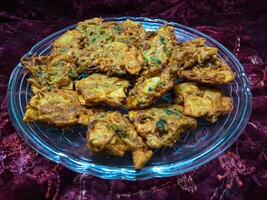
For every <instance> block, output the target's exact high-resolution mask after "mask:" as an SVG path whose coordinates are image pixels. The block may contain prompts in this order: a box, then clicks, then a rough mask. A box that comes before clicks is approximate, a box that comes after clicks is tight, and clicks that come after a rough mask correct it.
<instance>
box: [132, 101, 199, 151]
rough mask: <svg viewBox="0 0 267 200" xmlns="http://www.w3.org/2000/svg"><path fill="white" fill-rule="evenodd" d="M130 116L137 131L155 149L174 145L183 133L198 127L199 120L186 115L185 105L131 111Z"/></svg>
mask: <svg viewBox="0 0 267 200" xmlns="http://www.w3.org/2000/svg"><path fill="white" fill-rule="evenodd" d="M128 116H129V119H130V121H131V122H133V124H134V126H135V129H136V131H137V133H138V134H139V135H141V136H142V137H144V138H145V140H146V144H147V145H148V146H149V147H150V148H154V149H160V148H162V147H172V146H173V145H174V144H175V143H176V142H177V141H178V140H179V138H180V136H181V134H182V133H184V132H186V131H189V130H193V129H195V128H196V127H197V121H196V120H195V119H194V118H191V117H186V116H184V114H183V107H182V106H179V105H164V106H161V107H153V108H148V109H145V110H138V111H129V113H128Z"/></svg>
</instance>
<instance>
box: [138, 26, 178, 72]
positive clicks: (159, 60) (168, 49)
mask: <svg viewBox="0 0 267 200" xmlns="http://www.w3.org/2000/svg"><path fill="white" fill-rule="evenodd" d="M175 43H176V37H175V35H174V33H173V28H172V27H170V26H164V27H162V28H160V29H159V30H158V31H157V32H155V33H154V35H153V34H152V37H150V38H149V39H148V40H146V41H144V43H143V45H142V51H143V57H144V61H145V63H146V65H147V68H148V71H149V72H150V73H151V72H154V71H161V68H162V66H164V65H166V64H167V63H168V61H169V58H170V56H171V55H172V51H173V47H174V44H175Z"/></svg>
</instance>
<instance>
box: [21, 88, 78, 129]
mask: <svg viewBox="0 0 267 200" xmlns="http://www.w3.org/2000/svg"><path fill="white" fill-rule="evenodd" d="M80 109H81V104H80V101H79V99H78V94H77V93H76V92H75V91H70V90H59V89H55V90H53V91H46V92H39V93H37V94H36V95H34V96H33V97H32V98H31V100H30V102H29V103H28V105H27V108H26V112H25V114H24V117H23V121H24V122H25V123H29V122H33V121H39V122H44V123H46V124H49V125H53V126H56V127H62V128H68V127H71V126H73V125H76V124H77V123H78V118H79V113H80Z"/></svg>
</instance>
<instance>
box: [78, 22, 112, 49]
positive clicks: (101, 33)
mask: <svg viewBox="0 0 267 200" xmlns="http://www.w3.org/2000/svg"><path fill="white" fill-rule="evenodd" d="M76 30H77V31H78V32H79V33H81V35H82V36H83V37H84V39H85V41H84V45H85V48H86V50H87V51H94V50H96V49H98V48H100V47H103V45H104V44H106V43H108V42H111V41H112V32H111V31H110V30H109V29H107V28H106V27H105V25H104V22H103V20H102V19H101V18H93V19H89V20H85V21H83V22H79V23H78V25H77V27H76Z"/></svg>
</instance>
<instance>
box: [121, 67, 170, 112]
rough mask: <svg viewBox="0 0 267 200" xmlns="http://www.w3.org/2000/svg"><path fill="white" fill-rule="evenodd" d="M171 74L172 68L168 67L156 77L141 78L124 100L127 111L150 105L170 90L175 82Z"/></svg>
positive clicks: (144, 76) (145, 76)
mask: <svg viewBox="0 0 267 200" xmlns="http://www.w3.org/2000/svg"><path fill="white" fill-rule="evenodd" d="M173 74H174V72H173V68H172V67H171V66H169V67H166V68H165V69H163V71H162V73H158V74H157V75H153V76H147V75H143V76H141V77H140V78H139V79H138V80H137V82H136V84H135V86H134V88H133V89H132V90H130V92H129V96H128V97H127V99H126V107H127V108H128V109H137V108H143V107H146V106H149V105H151V104H152V103H153V102H154V101H155V100H157V99H159V98H160V97H161V96H163V95H164V94H166V93H167V92H168V91H170V90H171V88H172V87H173V84H174V80H175V76H174V75H173Z"/></svg>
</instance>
